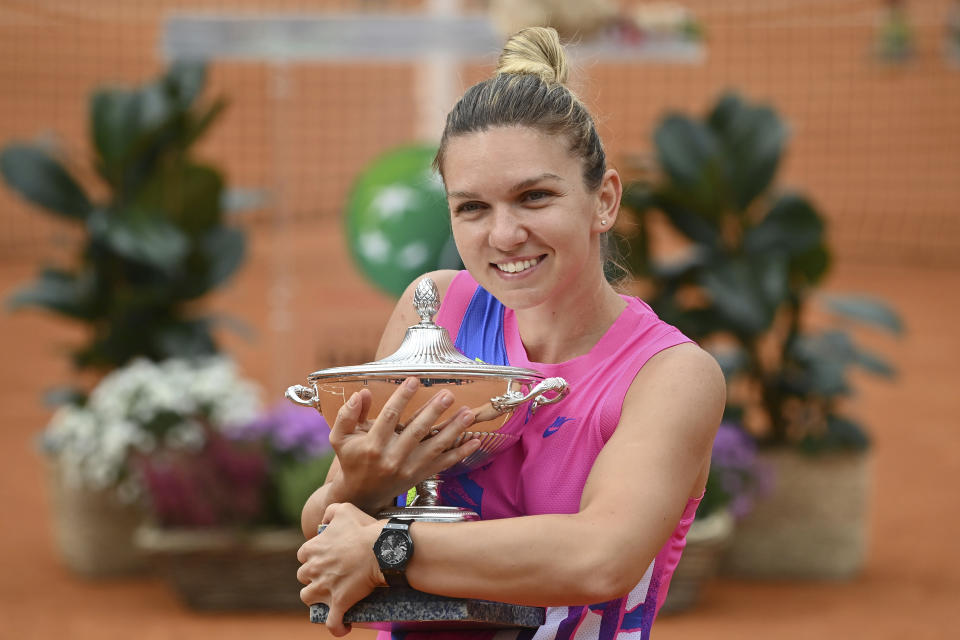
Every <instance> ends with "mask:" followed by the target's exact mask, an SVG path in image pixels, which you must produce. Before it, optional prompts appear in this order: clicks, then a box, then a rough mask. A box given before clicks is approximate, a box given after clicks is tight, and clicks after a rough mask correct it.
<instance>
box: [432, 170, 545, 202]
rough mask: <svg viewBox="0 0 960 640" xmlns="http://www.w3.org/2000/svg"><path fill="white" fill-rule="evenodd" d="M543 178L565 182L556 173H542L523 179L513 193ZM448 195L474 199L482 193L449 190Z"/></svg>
mask: <svg viewBox="0 0 960 640" xmlns="http://www.w3.org/2000/svg"><path fill="white" fill-rule="evenodd" d="M541 180H559V181H560V182H563V178H561V177H560V176H558V175H557V174H555V173H541V174H540V175H538V176H534V177H532V178H527V179H526V180H521V181H520V182H518V183H517V184H515V185H513V186H512V187H510V191H511V193H513V192H516V191H523V190H524V189H526V188H527V187H532V186H533V185H535V184H537V183H538V182H540V181H541ZM447 197H448V198H463V199H467V200H472V199H479V198H480V194H478V193H474V192H473V191H448V192H447Z"/></svg>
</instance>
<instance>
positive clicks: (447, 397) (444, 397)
mask: <svg viewBox="0 0 960 640" xmlns="http://www.w3.org/2000/svg"><path fill="white" fill-rule="evenodd" d="M452 404H453V394H452V393H450V392H446V391H445V392H444V393H443V394H441V395H440V406H442V407H449V406H450V405H452Z"/></svg>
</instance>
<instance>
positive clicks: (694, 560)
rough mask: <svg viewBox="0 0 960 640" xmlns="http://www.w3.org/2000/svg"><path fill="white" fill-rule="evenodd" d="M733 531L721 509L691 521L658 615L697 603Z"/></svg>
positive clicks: (731, 519) (729, 521) (730, 518)
mask: <svg viewBox="0 0 960 640" xmlns="http://www.w3.org/2000/svg"><path fill="white" fill-rule="evenodd" d="M733 530H734V520H733V516H731V515H730V512H729V511H727V510H725V509H724V510H721V511H715V512H714V513H711V514H710V515H708V516H706V517H704V518H697V519H696V520H694V521H693V524H692V525H691V526H690V530H689V531H688V532H687V546H686V547H685V548H684V550H683V555H682V556H680V562H679V563H678V564H677V568H676V570H674V572H673V577H672V578H671V579H670V590H669V591H668V592H667V599H666V600H664V602H663V606H662V607H660V613H662V614H671V613H679V612H681V611H685V610H687V609H690V608H691V607H693V606H694V605H695V604H696V603H697V602H699V600H700V592H701V591H702V590H703V585H704V584H706V583H707V582H708V581H709V580H710V579H711V578H713V577H714V576H715V575H717V571H718V570H719V567H720V560H721V558H722V556H723V552H724V551H725V550H726V548H727V546H728V545H729V543H730V539H731V537H732V535H733Z"/></svg>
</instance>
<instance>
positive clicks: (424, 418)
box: [397, 390, 454, 453]
mask: <svg viewBox="0 0 960 640" xmlns="http://www.w3.org/2000/svg"><path fill="white" fill-rule="evenodd" d="M453 399H454V398H453V394H452V393H450V392H449V391H446V390H444V391H441V392H440V393H438V394H437V395H435V396H434V397H433V398H431V399H430V401H429V402H427V403H426V404H425V405H423V407H421V408H420V409H419V410H418V411H417V413H416V416H415V417H414V418H413V419H411V420H410V422H409V423H407V426H406V428H405V429H404V430H403V432H402V433H401V434H400V436H399V438H397V444H398V447H399V448H400V450H401V451H403V452H404V453H406V452H409V451H412V450H413V449H414V447H416V446H417V445H418V444H419V443H420V442H421V441H422V440H423V439H424V438H426V437H427V436H429V435H430V434H431V432H432V431H433V430H434V428H435V427H434V425H436V424H437V421H438V420H439V419H440V416H441V415H443V413H444V412H445V411H446V410H447V409H449V408H450V405H452V404H453ZM437 428H442V427H440V426H438V427H437Z"/></svg>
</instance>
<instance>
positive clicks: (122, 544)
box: [47, 459, 148, 578]
mask: <svg viewBox="0 0 960 640" xmlns="http://www.w3.org/2000/svg"><path fill="white" fill-rule="evenodd" d="M47 467H48V473H47V476H48V478H49V486H50V494H51V496H50V497H51V508H52V513H51V521H52V523H53V533H54V539H55V540H56V543H57V548H58V550H59V552H60V556H61V557H62V558H63V560H64V562H65V564H66V565H67V566H68V567H69V568H70V569H71V570H72V571H74V572H75V573H78V574H80V575H82V576H86V577H89V578H106V577H113V576H123V575H131V574H136V573H141V572H143V571H145V570H146V569H147V567H148V563H147V559H146V557H145V556H144V555H143V553H142V552H141V551H140V550H139V549H138V548H137V547H136V545H135V544H134V542H133V537H134V532H135V531H136V530H137V527H138V526H140V524H141V523H142V522H143V514H142V513H141V511H140V509H139V508H138V507H137V506H136V505H129V504H123V503H121V502H120V501H119V500H118V499H117V496H116V493H115V492H114V491H113V490H112V489H104V490H92V489H87V488H85V487H75V486H72V485H71V484H69V483H67V482H66V481H65V479H64V475H63V472H62V470H61V469H60V465H59V464H57V462H56V460H55V459H54V460H50V461H49V464H48V465H47Z"/></svg>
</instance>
